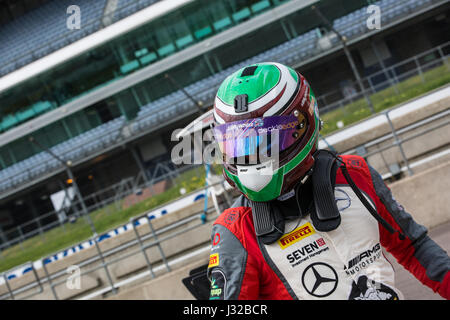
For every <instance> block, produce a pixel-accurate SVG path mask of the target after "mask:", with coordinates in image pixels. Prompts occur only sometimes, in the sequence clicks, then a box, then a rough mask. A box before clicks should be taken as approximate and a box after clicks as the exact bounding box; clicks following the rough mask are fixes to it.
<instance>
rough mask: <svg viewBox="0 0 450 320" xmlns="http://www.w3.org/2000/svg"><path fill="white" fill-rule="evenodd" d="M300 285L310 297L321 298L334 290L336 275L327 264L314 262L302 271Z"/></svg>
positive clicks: (336, 281) (336, 282)
mask: <svg viewBox="0 0 450 320" xmlns="http://www.w3.org/2000/svg"><path fill="white" fill-rule="evenodd" d="M302 284H303V287H304V288H305V289H306V291H307V292H308V293H309V294H310V295H312V296H314V297H318V298H323V297H326V296H329V295H330V294H332V293H333V292H334V290H336V288H337V285H338V275H337V273H336V271H335V270H334V269H333V268H332V267H331V266H329V265H328V264H326V263H323V262H316V263H313V264H311V265H309V266H308V267H307V268H306V269H305V271H303V274H302Z"/></svg>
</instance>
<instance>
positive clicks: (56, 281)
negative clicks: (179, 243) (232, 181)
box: [0, 181, 231, 300]
mask: <svg viewBox="0 0 450 320" xmlns="http://www.w3.org/2000/svg"><path fill="white" fill-rule="evenodd" d="M217 185H222V186H223V187H224V181H221V182H219V183H216V184H212V185H210V186H207V187H205V188H203V189H202V190H207V189H209V188H213V187H215V186H217ZM224 190H225V189H224ZM224 201H225V203H226V205H227V206H230V205H231V203H228V200H227V198H226V197H224ZM169 214H170V213H169ZM218 214H219V213H218V212H217V211H215V209H214V206H208V208H207V209H206V211H205V210H202V211H199V212H197V213H194V214H191V215H188V216H186V217H183V218H181V219H179V220H178V221H176V222H174V223H171V224H168V225H166V226H163V227H161V228H159V229H157V230H156V229H155V228H154V227H153V222H152V221H153V219H152V217H151V216H150V215H149V213H144V214H141V215H139V216H135V217H132V218H131V219H130V220H129V222H130V224H131V226H132V229H133V233H132V234H134V238H132V239H131V240H128V241H127V242H124V243H121V244H120V245H118V246H116V247H113V248H110V249H108V250H103V251H102V249H101V248H100V245H99V242H101V240H100V238H99V236H98V235H97V234H94V235H93V236H92V237H91V238H90V239H89V241H90V243H93V246H92V247H93V248H95V252H96V253H95V254H94V255H93V256H90V257H88V258H86V259H84V260H82V261H79V262H78V263H77V265H76V266H77V267H78V268H79V269H80V271H81V270H82V271H81V272H80V273H79V277H80V278H81V277H82V276H83V275H87V274H90V273H92V272H95V271H97V270H100V269H103V270H104V273H105V276H106V284H105V285H106V288H103V289H101V292H102V293H104V292H106V291H111V292H112V293H115V292H116V289H117V288H119V286H120V284H119V283H122V284H124V283H127V284H128V283H130V282H134V281H137V280H139V279H142V278H143V277H144V276H146V275H147V274H148V275H150V278H151V279H153V278H155V277H156V274H155V265H157V263H158V261H156V263H155V262H152V261H151V259H150V258H149V256H148V253H147V251H148V249H150V248H152V247H156V248H157V249H158V252H159V254H160V257H161V262H159V264H162V266H164V269H165V270H166V272H170V271H171V270H172V269H171V267H170V263H171V258H168V257H167V255H166V253H165V252H164V250H163V248H162V246H161V243H163V242H165V241H168V240H170V239H173V238H175V237H177V236H179V235H181V234H185V233H186V232H189V231H191V230H195V229H197V228H199V227H201V226H203V225H205V224H206V223H209V222H211V221H213V220H214V219H215V218H216V217H217V216H218ZM144 220H145V222H143V221H144ZM145 224H146V225H147V226H148V230H149V231H148V232H147V233H144V234H143V233H142V229H141V230H138V226H145ZM177 229H181V230H177ZM140 231H141V232H140ZM129 232H130V233H131V230H129ZM205 240H206V239H205ZM83 243H85V241H83V242H80V243H78V244H75V245H72V246H70V247H69V248H67V249H66V250H68V249H70V248H73V247H77V246H80V245H82V244H83ZM133 247H135V249H134V250H131V249H133ZM136 248H137V249H136ZM62 251H65V250H62ZM179 253H180V252H175V253H172V256H176V255H178V254H179ZM138 254H142V256H143V257H144V260H145V264H146V267H147V269H148V272H145V273H144V274H143V275H142V276H138V277H136V276H131V277H130V278H129V279H126V280H121V281H116V282H114V277H113V276H112V275H111V271H110V270H109V268H108V267H110V266H111V265H112V264H115V263H118V262H120V261H123V260H125V259H128V258H129V257H131V256H135V255H138ZM52 256H53V254H52V255H49V256H45V257H44V258H42V259H40V263H41V265H42V269H43V271H44V275H45V276H44V277H39V275H38V270H36V268H35V266H34V264H33V263H32V262H28V263H26V264H24V265H21V266H18V267H15V268H13V269H12V270H9V271H7V272H3V273H2V274H1V275H0V278H2V279H3V281H4V284H5V286H6V289H7V293H5V294H2V295H0V299H17V298H18V297H19V295H21V294H24V293H27V295H26V296H20V299H28V298H31V297H34V296H36V295H38V294H41V293H43V292H44V290H45V288H50V290H51V293H52V296H53V298H54V299H55V300H58V299H60V296H59V295H58V292H57V287H58V286H60V285H61V284H63V283H66V282H67V279H66V277H64V276H67V269H65V268H64V269H61V270H57V271H53V272H50V271H49V268H48V266H47V265H48V264H49V261H50V257H52ZM188 256H189V254H188V255H186V257H185V258H186V259H187V257H188ZM183 257H184V256H181V257H177V258H176V259H177V260H178V261H179V260H180V259H181V260H182V259H183ZM172 261H173V260H172ZM24 266H27V267H28V269H29V270H30V271H32V272H33V275H34V280H33V281H31V282H28V283H27V284H26V285H22V286H20V287H18V288H15V289H13V288H12V286H11V285H10V282H11V280H9V279H8V276H7V275H8V274H10V273H11V272H13V271H14V270H16V269H19V268H22V267H24ZM83 268H84V270H83ZM159 269H161V268H159ZM61 278H62V279H61ZM45 284H47V287H44V285H45ZM35 289H37V290H36V291H35V292H31V293H30V292H29V291H31V290H35Z"/></svg>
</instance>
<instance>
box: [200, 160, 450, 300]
mask: <svg viewBox="0 0 450 320" xmlns="http://www.w3.org/2000/svg"><path fill="white" fill-rule="evenodd" d="M341 159H342V160H343V161H344V162H345V163H346V164H347V169H348V172H349V174H350V176H351V178H352V180H353V181H354V182H355V184H356V185H357V187H358V188H359V189H360V190H361V191H362V193H363V194H364V196H365V197H366V199H367V200H368V201H369V203H370V204H371V205H372V206H373V208H375V209H376V211H377V212H378V214H379V215H381V217H383V218H384V219H385V220H386V221H387V222H388V223H389V224H390V225H391V226H392V227H394V228H395V229H396V230H397V231H399V232H401V233H402V234H404V235H405V238H404V239H403V240H402V239H400V238H399V236H398V233H390V232H388V231H387V230H386V229H385V228H384V227H383V226H381V225H380V224H379V222H378V221H377V220H375V219H374V218H373V217H372V216H371V215H370V214H369V212H368V210H367V209H366V207H364V205H363V204H362V202H361V201H360V200H359V199H358V197H357V196H356V194H355V193H354V192H353V190H352V188H350V187H349V185H348V182H347V180H346V179H345V178H344V176H343V174H342V171H341V169H340V168H339V169H338V170H337V171H336V183H335V188H334V195H335V199H336V203H337V206H338V209H339V212H340V215H341V223H340V225H339V227H338V228H336V229H335V230H332V231H329V232H319V231H318V230H316V229H315V228H314V225H313V222H312V220H311V217H310V215H307V214H306V215H302V216H297V217H296V218H294V219H289V220H286V223H285V234H284V235H283V236H281V238H279V239H278V240H277V241H276V242H274V243H272V244H269V245H267V244H264V243H263V242H262V241H261V239H260V238H259V237H256V235H255V229H254V224H253V218H252V210H251V208H250V205H249V201H248V200H247V199H246V198H245V197H243V196H241V197H240V198H239V199H238V200H237V201H236V202H235V204H234V205H233V206H232V207H231V208H229V209H227V210H225V211H224V212H223V213H222V214H221V215H220V216H219V217H218V218H217V220H216V221H215V223H214V225H213V229H212V235H211V242H212V247H211V254H210V261H209V266H208V278H209V279H210V281H211V293H210V299H233V300H236V299H252V300H256V299H270V300H277V299H390V300H396V299H402V298H403V296H402V293H401V292H400V291H399V290H398V289H397V288H396V287H395V279H394V270H393V267H392V265H391V264H390V262H389V261H388V259H387V258H386V256H385V255H384V253H383V249H385V250H386V251H387V252H389V253H390V254H392V255H393V256H394V257H395V258H396V259H397V261H398V262H399V264H401V265H402V266H403V267H404V268H406V269H407V270H408V271H409V272H410V273H412V274H413V275H414V276H415V277H416V278H417V279H418V280H420V281H421V282H422V283H423V284H424V285H426V286H428V287H430V288H431V289H433V291H435V292H438V293H439V294H440V295H441V296H442V297H444V298H446V299H449V297H450V272H449V270H450V258H449V257H448V255H447V253H446V252H445V251H444V250H443V249H442V248H441V247H440V246H438V245H437V244H436V243H435V242H434V241H433V240H432V239H430V238H429V236H428V235H427V230H426V228H425V227H423V226H421V225H419V224H417V223H416V222H415V221H414V220H413V218H412V217H411V215H410V214H409V213H407V212H406V211H405V210H404V208H403V207H402V206H401V205H400V204H399V203H398V202H397V201H396V200H395V199H394V198H393V196H392V194H391V191H390V190H389V188H388V187H387V186H386V185H385V183H384V181H383V179H382V178H381V176H380V175H379V174H378V173H377V172H376V171H375V170H374V169H373V168H371V167H370V166H368V165H367V163H366V162H365V161H364V159H363V158H361V157H358V156H349V155H346V156H341ZM313 210H314V209H313Z"/></svg>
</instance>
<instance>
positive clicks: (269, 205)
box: [249, 150, 341, 244]
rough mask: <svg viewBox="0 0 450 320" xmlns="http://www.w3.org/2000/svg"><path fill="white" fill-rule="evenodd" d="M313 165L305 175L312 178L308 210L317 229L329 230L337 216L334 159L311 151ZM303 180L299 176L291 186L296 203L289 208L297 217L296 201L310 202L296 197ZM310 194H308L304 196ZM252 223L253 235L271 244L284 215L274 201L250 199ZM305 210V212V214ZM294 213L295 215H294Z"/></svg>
mask: <svg viewBox="0 0 450 320" xmlns="http://www.w3.org/2000/svg"><path fill="white" fill-rule="evenodd" d="M314 159H315V165H314V168H313V170H312V171H310V172H308V174H307V176H311V177H309V179H311V180H312V189H313V191H312V197H313V200H314V208H312V210H308V211H310V214H311V220H312V222H313V225H314V227H315V228H316V229H317V230H319V231H331V230H334V229H335V228H337V227H338V226H339V224H340V221H341V218H340V214H339V211H338V209H337V206H336V201H335V198H334V183H335V178H336V170H337V165H336V160H335V158H334V157H333V156H331V155H330V154H329V153H328V152H320V150H319V151H317V152H316V153H315V154H314ZM306 180H307V179H303V181H302V182H300V183H299V184H298V185H297V186H296V188H295V193H296V194H295V197H296V198H297V204H298V205H297V206H296V208H293V211H296V212H297V215H299V216H301V215H303V214H304V213H303V212H302V209H301V206H300V201H302V200H303V201H306V202H308V200H309V201H311V199H300V198H301V197H302V196H303V195H302V194H300V192H299V190H300V187H301V186H302V185H303V182H305V181H306ZM308 197H311V195H308ZM249 202H250V207H251V208H252V215H253V223H254V226H255V232H256V236H257V237H258V238H260V239H261V241H262V242H263V243H264V244H271V243H274V242H275V241H277V240H278V239H279V238H280V237H281V236H282V235H283V234H284V226H285V215H284V214H283V213H282V212H281V211H280V207H279V205H277V201H270V202H255V201H251V200H249ZM306 213H307V212H305V214H306ZM294 215H295V214H294Z"/></svg>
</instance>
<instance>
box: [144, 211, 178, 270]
mask: <svg viewBox="0 0 450 320" xmlns="http://www.w3.org/2000/svg"><path fill="white" fill-rule="evenodd" d="M146 218H147V223H148V226H149V227H150V230H151V232H152V234H153V239H155V241H156V246H157V247H158V250H159V253H160V254H161V257H162V259H163V262H164V264H165V265H166V269H167V271H169V272H170V271H172V270H171V269H170V267H169V264H168V263H167V259H166V256H165V254H164V251H163V249H162V247H161V243H160V242H159V239H158V236H157V235H156V232H155V229H154V228H153V224H152V222H151V221H150V218H149V217H146Z"/></svg>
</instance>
